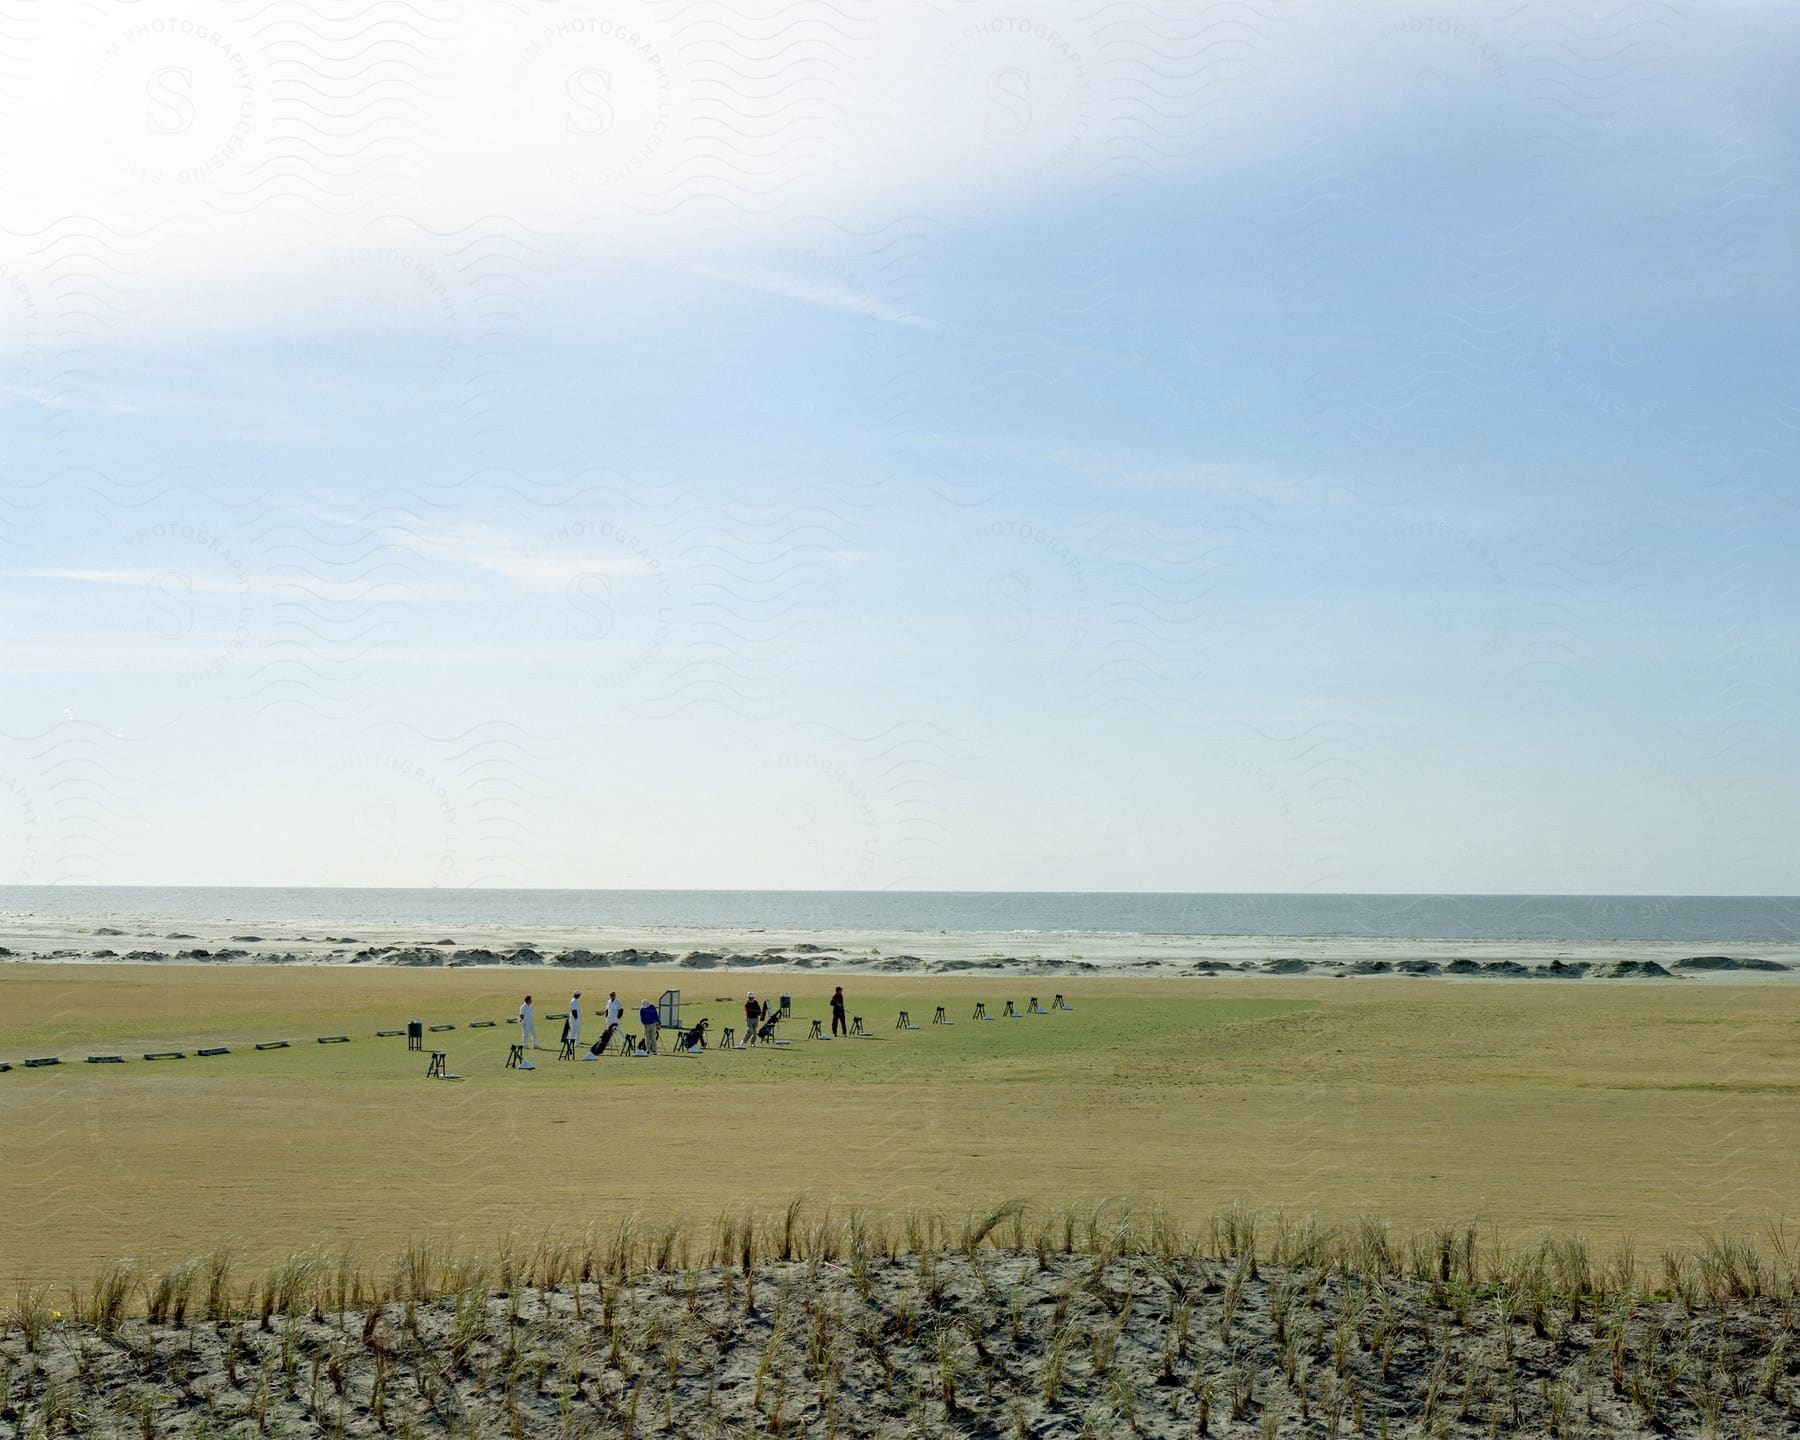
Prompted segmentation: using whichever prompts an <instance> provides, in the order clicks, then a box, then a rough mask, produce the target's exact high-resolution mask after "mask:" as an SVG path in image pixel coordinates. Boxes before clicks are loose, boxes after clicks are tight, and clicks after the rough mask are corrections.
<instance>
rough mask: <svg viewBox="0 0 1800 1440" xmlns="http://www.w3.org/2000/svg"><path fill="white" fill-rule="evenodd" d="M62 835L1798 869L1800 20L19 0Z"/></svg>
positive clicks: (191, 859) (2, 100)
mask: <svg viewBox="0 0 1800 1440" xmlns="http://www.w3.org/2000/svg"><path fill="white" fill-rule="evenodd" d="M0 35H3V36H4V38H5V48H6V50H7V52H8V56H9V60H8V66H9V71H8V83H7V85H6V86H5V87H0V196H3V197H5V199H4V205H3V206H0V501H3V502H4V505H5V510H4V512H3V519H4V524H3V525H0V619H3V623H0V672H3V679H0V883H9V884H17V883H82V884H147V885H165V884H272V885H330V886H341V885H419V886H440V885H441V886H471V885H486V886H538V885H542V886H596V887H635V886H646V887H694V888H709V887H721V888H761V887H776V888H802V889H805V888H884V887H901V888H923V889H1042V890H1066V889H1078V890H1184V891H1185V890H1193V891H1221V890H1223V891H1234V890H1254V891H1290V890H1291V891H1351V892H1357V891H1364V892H1426V891H1444V892H1467V893H1472V892H1525V893H1567V892H1573V893H1683V894H1698V893H1722V894H1733V893H1743V894H1792V893H1795V892H1796V891H1800V877H1797V875H1796V856H1800V825H1797V823H1796V817H1797V816H1800V783H1797V782H1796V769H1795V756H1796V754H1797V753H1800V744H1797V741H1800V735H1797V734H1796V720H1795V717H1796V715H1800V683H1797V682H1800V667H1797V666H1796V664H1795V661H1796V634H1797V633H1800V631H1797V626H1796V621H1800V594H1797V582H1796V579H1795V563H1794V562H1795V558H1796V553H1797V550H1800V505H1797V500H1800V490H1797V488H1796V485H1795V479H1794V477H1795V471H1796V464H1795V462H1796V455H1797V454H1800V367H1797V363H1796V362H1797V361H1800V325H1797V324H1796V320H1797V319H1800V316H1797V314H1796V310H1797V308H1800V307H1797V305H1796V265H1795V255H1796V253H1797V252H1796V246H1795V235H1796V228H1797V226H1796V218H1797V204H1796V202H1797V194H1796V164H1795V149H1794V138H1795V133H1796V125H1795V121H1796V118H1797V116H1796V108H1797V107H1796V99H1795V94H1794V91H1793V89H1792V86H1791V83H1789V82H1790V79H1791V76H1792V74H1793V73H1794V68H1795V62H1796V59H1797V58H1800V55H1797V52H1800V14H1797V13H1796V12H1795V11H1794V10H1793V8H1792V7H1790V6H1785V5H1778V4H1772V3H1770V4H1764V3H1745V0H1726V3H1712V4H1704V5H1702V4H1698V3H1692V0H1671V3H1655V4H1651V3H1624V4H1620V3H1611V0H1609V3H1603V4H1601V5H1598V6H1589V5H1583V6H1576V5H1572V4H1563V3H1554V0H1533V3H1528V4H1525V5H1518V4H1515V3H1512V0H1507V3H1505V4H1501V3H1491V4H1489V3H1479V4H1476V3H1471V4H1466V5H1461V6H1442V7H1436V8H1433V7H1429V6H1417V5H1412V4H1403V3H1395V4H1377V3H1359V4H1349V3H1342V0H1319V3H1317V4H1307V5H1304V6H1302V5H1300V4H1297V3H1291V0H1257V3H1252V4H1238V3H1218V4H1207V5H1158V6H1153V7H1152V6H1143V5H1138V4H1135V3H1125V0H1086V3H1082V4H1074V3H1070V4H1066V5H1041V6H1020V5H996V4H989V3H985V0H942V3H938V4H925V3H920V4H913V3H906V0H879V3H877V0H835V3H823V0H791V3H788V0H784V3H775V0H770V3H766V4H737V3H734V4H732V5H730V6H725V5H721V4H718V3H715V0H695V3H676V0H638V3H636V4H601V3H595V0H510V3H496V4H493V5H491V6H481V7H470V6H464V5H461V4H454V3H450V0H413V3H410V4H408V5H405V6H401V5H397V4H393V3H389V0H357V3H344V0H312V3H308V4H305V5H302V4H299V3H297V0H268V3H261V0H257V3H251V0H193V3H184V4H183V5H181V6H163V7H157V6H154V5H150V4H140V3H134V0H56V3H55V4H51V3H49V0H17V3H14V4H12V5H9V6H7V7H5V10H4V13H3V14H0Z"/></svg>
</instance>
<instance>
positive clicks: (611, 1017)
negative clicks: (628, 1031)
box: [606, 990, 625, 1029]
mask: <svg viewBox="0 0 1800 1440" xmlns="http://www.w3.org/2000/svg"><path fill="white" fill-rule="evenodd" d="M606 1023H607V1024H608V1025H616V1026H619V1027H620V1028H621V1029H622V1028H623V1027H624V1025H625V1002H624V1001H623V1000H621V999H620V998H619V992H618V991H617V990H609V991H607V994H606Z"/></svg>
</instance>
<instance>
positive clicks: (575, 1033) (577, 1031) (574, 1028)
mask: <svg viewBox="0 0 1800 1440" xmlns="http://www.w3.org/2000/svg"><path fill="white" fill-rule="evenodd" d="M569 1039H570V1041H571V1042H573V1043H574V1044H576V1045H579V1044H580V1043H581V992H580V991H579V990H577V991H576V992H575V993H574V994H573V995H571V996H570V997H569Z"/></svg>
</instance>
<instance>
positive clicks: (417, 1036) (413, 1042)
mask: <svg viewBox="0 0 1800 1440" xmlns="http://www.w3.org/2000/svg"><path fill="white" fill-rule="evenodd" d="M406 1048H407V1049H408V1050H423V1049H424V1048H425V1022H424V1021H423V1020H408V1021H407V1022H406Z"/></svg>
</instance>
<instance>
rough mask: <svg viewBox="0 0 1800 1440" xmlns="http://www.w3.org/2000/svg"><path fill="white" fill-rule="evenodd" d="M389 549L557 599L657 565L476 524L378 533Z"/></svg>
mask: <svg viewBox="0 0 1800 1440" xmlns="http://www.w3.org/2000/svg"><path fill="white" fill-rule="evenodd" d="M380 534H381V538H382V539H383V540H384V541H386V542H387V543H388V544H390V545H395V546H398V547H399V548H401V549H403V550H408V551H411V552H412V553H413V554H415V555H419V556H421V557H423V558H425V559H428V560H435V561H438V562H439V563H441V564H446V565H455V566H460V567H463V568H466V569H473V570H483V571H486V572H487V573H489V574H491V575H498V576H501V577H502V578H503V579H505V580H507V581H509V582H511V583H512V584H513V585H516V586H518V587H519V588H520V589H522V590H529V591H533V592H536V593H540V594H558V593H561V592H562V591H563V590H565V589H566V588H567V587H568V586H569V585H570V584H571V583H572V582H574V581H576V580H577V579H580V578H583V577H587V576H599V575H605V576H621V575H649V574H652V573H654V572H655V570H656V569H657V566H656V565H655V564H653V563H652V561H651V560H650V559H649V557H647V556H643V555H638V554H635V553H633V552H632V551H631V550H630V549H629V548H628V547H625V546H621V547H620V548H618V549H613V550H603V549H595V548H592V547H586V546H583V547H573V546H570V547H564V546H559V545H555V544H552V543H551V542H549V541H546V540H532V539H528V538H526V537H524V536H520V535H515V534H513V533H512V532H510V531H506V530H502V529H500V528H499V527H498V526H494V525H484V524H479V523H457V524H436V523H426V522H422V521H420V522H415V523H413V524H412V525H409V526H395V527H390V528H388V529H384V530H383V531H381V532H380Z"/></svg>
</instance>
